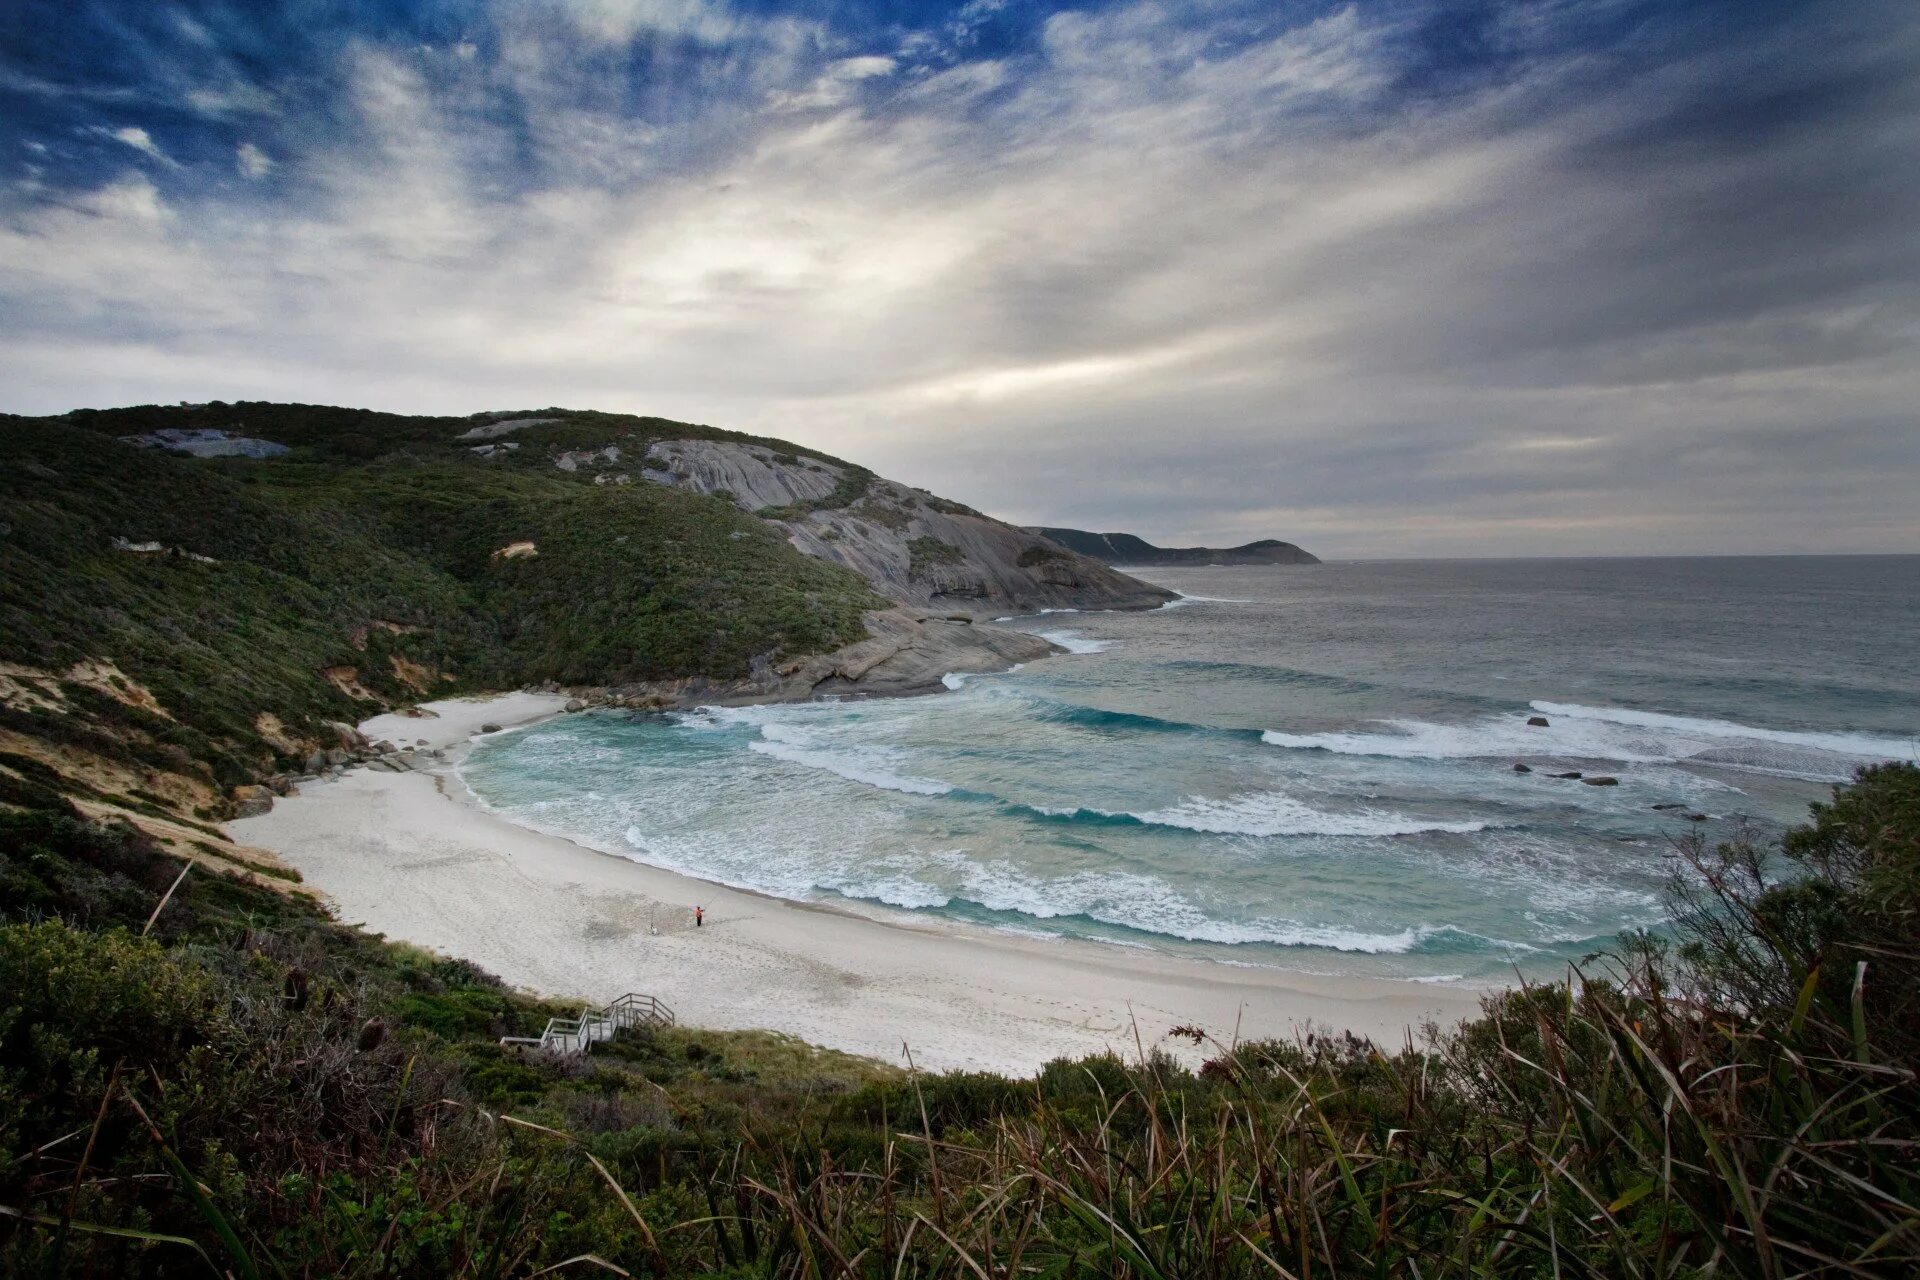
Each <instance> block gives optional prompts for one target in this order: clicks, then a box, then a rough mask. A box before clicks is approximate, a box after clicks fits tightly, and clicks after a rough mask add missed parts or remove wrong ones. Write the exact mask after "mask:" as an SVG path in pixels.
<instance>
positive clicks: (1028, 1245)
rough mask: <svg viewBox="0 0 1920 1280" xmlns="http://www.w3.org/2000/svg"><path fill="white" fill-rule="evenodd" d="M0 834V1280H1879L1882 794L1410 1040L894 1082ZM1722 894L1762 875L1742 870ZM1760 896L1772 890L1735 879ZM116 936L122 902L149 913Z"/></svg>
mask: <svg viewBox="0 0 1920 1280" xmlns="http://www.w3.org/2000/svg"><path fill="white" fill-rule="evenodd" d="M9 800H10V801H12V802H13V804H12V807H11V808H10V809H7V810H0V921H3V922H4V923H0V1270H4V1272H5V1273H6V1274H8V1275H19V1276H29V1275H38V1276H66V1275H76V1276H77V1275H115V1276H145V1275H153V1276H162V1275H204V1274H212V1275H233V1276H322V1275H326V1276H334V1275H341V1276H400V1275H405V1276H462V1277H481V1276H486V1277H493V1276H532V1275H538V1274H554V1273H559V1272H569V1273H590V1274H612V1275H651V1276H666V1275H674V1276H681V1275H709V1276H726V1277H748V1276H756V1277H757V1276H766V1277H772V1276H794V1277H829V1276H833V1277H841V1276H846V1277H876V1278H882V1277H887V1278H891V1277H903V1276H920V1277H930V1276H953V1277H962V1276H970V1277H976V1278H977V1280H988V1278H989V1277H1013V1276H1045V1277H1063V1278H1064V1277H1068V1276H1075V1277H1093V1276H1109V1277H1253V1276H1278V1277H1286V1278H1291V1280H1310V1278H1311V1277H1316V1276H1319V1277H1326V1276H1336V1275H1338V1276H1348V1275H1367V1276H1378V1277H1387V1276H1408V1277H1417V1278H1418V1280H1438V1278H1439V1277H1450V1276H1461V1277H1465V1276H1478V1275H1492V1274H1497V1275H1516V1276H1538V1277H1543V1278H1544V1277H1554V1278H1556V1280H1558V1278H1560V1277H1598V1276H1608V1277H1616V1276H1617V1277H1634V1278H1636V1280H1665V1278H1667V1277H1705V1276H1733V1277H1755V1278H1757V1280H1772V1278H1774V1277H1788V1276H1803V1275H1814V1276H1823V1277H1824V1276H1832V1277H1840V1276H1856V1277H1858V1276H1864V1277H1881V1276H1885V1277H1895V1276H1908V1275H1912V1274H1914V1272H1915V1268H1916V1267H1917V1266H1920V1084H1917V1083H1916V1075H1915V1071H1916V1066H1920V1032H1916V1026H1917V1025H1920V1023H1916V1019H1915V1013H1916V1000H1920V946H1917V945H1916V941H1917V940H1916V920H1917V918H1920V917H1917V914H1916V913H1920V769H1916V768H1915V767H1913V766H1910V765H1890V766H1884V767H1880V768H1873V769H1867V770H1863V771H1862V772H1861V774H1860V775H1859V776H1858V778H1857V780H1856V782H1855V783H1854V785H1853V786H1851V787H1850V788H1846V789H1842V790H1840V791H1838V792H1837V793H1836V796H1835V799H1834V801H1833V803H1831V804H1828V805H1820V806H1816V807H1815V808H1814V811H1813V813H1812V815H1811V820H1810V821H1809V823H1808V824H1807V825H1805V826H1804V827H1802V828H1800V829H1799V830H1797V831H1796V832H1794V833H1793V834H1792V835H1791V836H1789V837H1788V838H1787V840H1786V841H1785V843H1784V846H1783V847H1782V849H1780V850H1778V851H1777V852H1776V851H1771V850H1759V849H1754V848H1750V847H1746V846H1742V845H1732V846H1722V847H1716V848H1709V847H1707V846H1705V845H1704V844H1696V845H1692V846H1687V847H1685V848H1683V850H1682V853H1683V854H1684V855H1685V856H1684V858H1683V859H1682V864H1683V865H1682V866H1681V868H1680V872H1679V874H1678V875H1677V877H1676V883H1675V895H1676V897H1675V906H1676V911H1677V921H1678V927H1677V931H1676V936H1675V938H1674V939H1673V940H1662V939H1659V938H1655V937H1652V936H1632V937H1627V938H1624V939H1622V941H1621V944H1620V946H1619V947H1618V948H1617V950H1616V951H1615V952H1614V953H1613V954H1611V955H1608V956H1603V957H1596V958H1595V959H1594V960H1593V961H1592V962H1591V963H1590V964H1589V965H1588V966H1587V967H1586V972H1585V973H1584V974H1576V975H1573V976H1572V977H1571V978H1570V980H1569V981H1567V982H1565V983H1561V984H1557V985H1545V986H1534V987H1529V988H1525V989H1520V990H1515V991H1512V992H1508V993H1505V994H1502V995H1499V996H1495V997H1491V998H1489V999H1488V1000H1487V1001H1486V1004H1485V1009H1484V1012H1483V1015H1482V1016H1481V1017H1479V1018H1478V1019H1476V1020H1473V1021H1471V1022H1469V1023H1467V1024H1465V1025H1464V1026H1461V1027H1459V1028H1456V1029H1452V1030H1448V1031H1439V1030H1433V1031H1430V1032H1429V1034H1428V1035H1427V1036H1426V1037H1425V1039H1424V1040H1423V1041H1421V1042H1420V1043H1411V1042H1410V1043H1407V1044H1404V1045H1400V1046H1375V1045H1372V1044H1370V1043H1367V1042H1365V1041H1362V1040H1357V1039H1354V1038H1351V1037H1346V1036H1330V1037H1326V1036H1313V1037H1308V1038H1306V1039H1305V1040H1304V1041H1302V1042H1300V1043H1280V1042H1260V1043H1250V1044H1240V1045H1223V1044H1213V1043H1211V1042H1209V1041H1208V1040H1207V1037H1206V1036H1205V1035H1204V1033H1202V1032H1200V1031H1198V1030H1197V1029H1195V1030H1181V1031H1176V1032H1175V1035H1186V1036H1188V1037H1190V1038H1191V1039H1192V1040H1193V1041H1194V1042H1195V1043H1196V1044H1199V1045H1201V1046H1203V1047H1204V1048H1205V1049H1206V1050H1207V1058H1206V1062H1205V1065H1204V1066H1203V1067H1201V1068H1200V1069H1199V1070H1197V1071H1194V1070H1189V1069H1187V1068H1185V1067H1183V1066H1181V1065H1179V1064H1178V1063H1177V1062H1176V1061H1175V1060H1174V1059H1173V1058H1172V1057H1171V1056H1169V1055H1168V1054H1166V1053H1164V1052H1159V1051H1157V1049H1156V1047H1155V1046H1153V1045H1148V1044H1142V1045H1141V1046H1140V1047H1139V1051H1138V1052H1137V1053H1136V1054H1135V1055H1133V1056H1132V1057H1131V1059H1130V1060H1122V1059H1121V1058H1118V1057H1112V1056H1108V1057H1095V1058H1088V1059H1084V1060H1080V1061H1064V1060H1063V1061H1056V1062H1054V1063H1051V1064H1049V1065H1048V1066H1047V1067H1046V1068H1045V1069H1044V1070H1042V1071H1041V1072H1040V1073H1039V1074H1038V1075H1037V1076H1036V1077H1034V1078H1033V1079H1029V1080H1012V1079H1007V1078H1003V1077H1000V1076H996V1075H991V1074H980V1073H954V1074H947V1075H925V1074H917V1073H911V1072H903V1071H899V1070H895V1069H892V1068H889V1067H886V1066H882V1065H879V1064H874V1063H868V1062H865V1061H862V1060H858V1059H853V1058H847V1057H844V1056H839V1055H834V1054H829V1053H824V1052H821V1051H818V1050H813V1049H810V1048H808V1047H806V1046H804V1045H800V1044H798V1043H796V1042H794V1041H791V1040H787V1039H784V1038H781V1037H775V1036H769V1035H765V1034H753V1033H744V1034H742V1033H703V1032H698V1031H691V1030H686V1029H670V1030H656V1031H652V1032H648V1033H641V1034H633V1033H622V1035H621V1037H620V1038H618V1039H616V1040H614V1041H612V1042H609V1043H607V1044H603V1045H600V1046H597V1047H596V1048H595V1050H594V1052H593V1053H592V1055H590V1056H587V1057H582V1058H571V1059H566V1058H557V1057H549V1056H544V1055H541V1054H538V1053H527V1052H522V1051H520V1050H515V1049H506V1048H502V1047H501V1046H500V1045H499V1044H498V1043H497V1041H498V1037H500V1036H501V1035H504V1034H528V1033H532V1032H536V1031H537V1030H538V1028H539V1027H540V1026H541V1025H543V1024H544V1022H545V1020H546V1018H548V1017H549V1016H554V1015H556V1014H571V1013H572V1012H574V1010H573V1009H572V1008H571V1007H569V1006H565V1005H562V1004H558V1003H554V1002H547V1001H540V1000H535V999H531V998H529V997H526V996H524V995H521V994H518V993H516V992H513V991H511V990H508V989H506V988H505V987H504V986H502V985H501V984H500V983H499V982H498V981H496V980H494V979H492V978H491V977H489V976H488V975H487V974H485V973H483V972H481V971H479V970H477V969H475V968H473V967H472V966H471V965H468V964H465V963H464V962H461V961H459V960H449V959H444V958H441V957H437V956H433V955H429V954H427V953H424V952H421V951H418V950H416V949H414V948H410V947H404V946H398V945H395V944H391V943H387V942H384V941H382V940H380V939H378V938H375V937H372V936H369V935H367V934H365V933H362V932H359V931H357V930H354V929H350V928H346V927H343V926H341V925H338V924H336V923H334V922H333V921H331V920H329V919H328V918H327V917H326V916H325V915H324V914H323V913H322V912H321V911H320V910H319V909H317V908H316V907H314V906H312V905H311V904H309V903H308V902H307V901H305V900H304V899H301V898H298V897H283V896H279V895H276V894H274V893H271V892H268V891H266V890H264V889H260V888H257V887H254V886H250V885H247V884H243V883H241V882H239V881H237V880H230V879H225V878H221V877H219V876H216V875H213V874H211V873H203V872H202V871H201V870H199V869H195V870H194V871H193V872H191V873H190V874H188V875H187V876H186V877H185V879H184V880H180V881H178V883H177V884H176V878H177V877H178V875H179V863H178V862H177V861H176V860H174V859H173V858H170V857H168V856H166V855H164V854H163V852H162V851H161V850H160V848H159V847H158V846H156V845H155V844H153V843H152V842H151V841H150V840H148V839H147V838H146V837H144V836H142V835H140V834H139V833H138V832H136V831H134V830H133V829H132V828H129V827H126V826H123V825H107V824H98V823H89V822H86V821H84V820H82V819H81V818H80V817H79V816H78V815H77V814H76V813H75V812H73V811H72V810H71V809H69V808H67V806H66V802H65V801H63V800H60V799H58V798H53V797H46V796H42V795H39V794H37V793H26V792H21V793H17V794H15V795H13V796H11V797H9ZM1763 873H1767V874H1763ZM1781 873H1785V874H1781ZM156 907H157V908H158V910H157V911H156Z"/></svg>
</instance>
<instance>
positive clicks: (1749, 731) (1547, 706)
mask: <svg viewBox="0 0 1920 1280" xmlns="http://www.w3.org/2000/svg"><path fill="white" fill-rule="evenodd" d="M1532 706H1533V709H1534V710H1535V711H1538V712H1539V713H1540V714H1541V715H1543V716H1548V717H1553V716H1558V717H1560V718H1561V719H1563V720H1590V721H1597V722H1599V723H1601V724H1617V725H1631V726H1634V727H1636V728H1644V729H1655V730H1664V731H1667V732H1671V733H1673V734H1676V735H1682V736H1684V737H1687V738H1728V739H1733V740H1735V741H1741V742H1773V743H1779V744H1780V745H1782V746H1789V747H1805V748H1807V749H1809V750H1812V751H1825V752H1830V753H1832V754H1834V755H1841V756H1856V757H1859V758H1860V759H1863V760H1912V759H1914V758H1915V756H1916V754H1920V738H1891V737H1877V736H1874V735H1870V734H1864V733H1798V732H1793V731H1790V730H1785V729H1760V728H1756V727H1754V726H1753V725H1745V724H1736V723H1734V722H1733V721H1731V720H1698V719H1695V718H1693V717H1691V716H1670V715H1663V714H1661V713H1660V712H1657V711H1634V710H1631V709H1628V708H1624V707H1583V706H1581V705H1580V704H1578V703H1573V702H1535V703H1533V704H1532Z"/></svg>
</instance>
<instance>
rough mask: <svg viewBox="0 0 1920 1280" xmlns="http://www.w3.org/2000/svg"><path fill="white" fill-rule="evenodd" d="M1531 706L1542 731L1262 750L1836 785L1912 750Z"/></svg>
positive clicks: (1842, 736) (1485, 723)
mask: <svg viewBox="0 0 1920 1280" xmlns="http://www.w3.org/2000/svg"><path fill="white" fill-rule="evenodd" d="M1531 708H1532V710H1533V711H1534V712H1536V713H1538V714H1539V715H1540V716H1543V717H1545V718H1546V719H1547V720H1548V724H1546V725H1545V726H1536V725H1529V724H1528V723H1527V720H1528V719H1529V717H1528V716H1527V715H1525V714H1523V713H1516V712H1508V713H1504V714H1499V715H1490V716H1483V717H1481V718H1479V719H1476V720H1469V721H1464V722H1460V723H1452V724H1447V723H1436V722H1432V721H1425V720H1382V721H1378V722H1377V723H1378V724H1379V725H1380V726H1381V728H1380V729H1379V730H1378V731H1372V732H1364V731H1344V732H1331V733H1305V734H1296V733H1285V732H1282V731H1280V730H1277V729H1269V730H1267V731H1266V732H1264V733H1262V734H1261V735H1260V737H1261V740H1262V741H1263V742H1265V743H1267V744H1268V745H1269V746H1274V747H1281V748H1285V749H1288V750H1293V751H1327V752H1332V753H1334V754H1337V755H1355V756H1385V757H1389V758H1393V759H1401V760H1458V759H1477V758H1502V757H1515V756H1524V757H1529V758H1540V757H1547V758H1559V759H1570V760H1605V761H1613V762H1617V763H1620V764H1676V763H1693V764H1701V765H1714V766H1718V767H1720V768H1727V769H1738V770H1745V771H1749V772H1758V773H1769V774H1776V775H1779V776H1784V777H1793V778H1802V779H1806V780H1808V781H1815V782H1828V781H1831V782H1842V781H1845V780H1846V779H1847V778H1849V777H1850V776H1852V772H1853V769H1854V767H1855V766H1856V765H1859V764H1862V763H1866V762H1870V761H1876V760H1902V759H1906V760H1910V759H1913V758H1914V757H1915V753H1916V745H1915V744H1914V743H1913V742H1910V741H1903V740H1901V739H1896V738H1882V737H1873V736H1869V735H1865V734H1851V733H1799V732H1792V731H1788V730H1780V729H1762V728H1758V727H1755V726H1752V725H1743V724H1736V723H1734V722H1733V721H1730V720H1700V719H1694V718H1692V717H1688V716H1676V715H1666V714H1663V713H1659V712H1652V711H1635V710H1632V709H1629V708H1623V707H1586V706H1580V705H1578V704H1576V703H1560V702H1534V703H1532V704H1531Z"/></svg>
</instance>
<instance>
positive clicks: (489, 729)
mask: <svg viewBox="0 0 1920 1280" xmlns="http://www.w3.org/2000/svg"><path fill="white" fill-rule="evenodd" d="M480 732H482V733H498V732H500V726H499V725H497V724H495V723H493V721H491V720H489V721H487V723H485V724H483V725H481V726H480Z"/></svg>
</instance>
